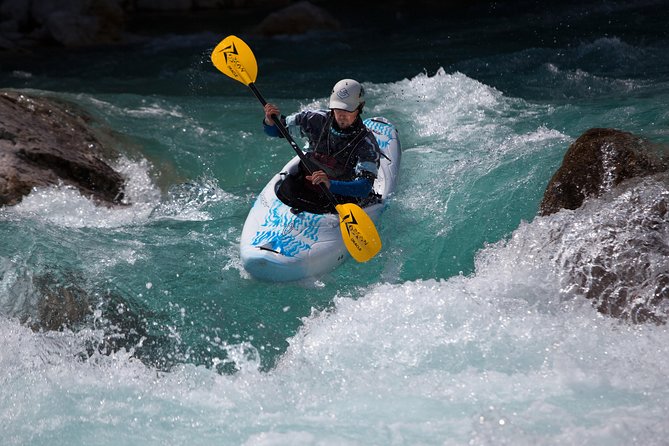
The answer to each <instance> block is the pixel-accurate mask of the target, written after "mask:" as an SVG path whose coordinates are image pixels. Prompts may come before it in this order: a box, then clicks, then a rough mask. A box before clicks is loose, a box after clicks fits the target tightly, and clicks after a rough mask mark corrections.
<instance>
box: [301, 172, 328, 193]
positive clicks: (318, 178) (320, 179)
mask: <svg viewBox="0 0 669 446" xmlns="http://www.w3.org/2000/svg"><path fill="white" fill-rule="evenodd" d="M306 178H307V181H311V184H314V185H316V186H318V185H319V184H325V187H327V188H328V189H330V179H329V178H328V176H327V175H326V174H325V172H323V171H322V170H317V171H316V172H314V173H312V174H311V175H307V176H306Z"/></svg>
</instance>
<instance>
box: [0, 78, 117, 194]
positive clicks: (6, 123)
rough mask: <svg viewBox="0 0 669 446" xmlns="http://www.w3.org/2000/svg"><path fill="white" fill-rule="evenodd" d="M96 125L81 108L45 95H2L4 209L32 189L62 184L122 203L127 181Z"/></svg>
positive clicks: (0, 129) (0, 175)
mask: <svg viewBox="0 0 669 446" xmlns="http://www.w3.org/2000/svg"><path fill="white" fill-rule="evenodd" d="M92 124H93V122H92V120H91V118H90V117H88V116H87V115H86V114H85V113H83V112H82V111H81V110H78V109H76V107H75V106H73V105H71V104H65V103H63V102H60V101H55V100H52V99H48V98H45V97H39V96H34V95H28V94H25V93H20V92H15V91H0V206H4V205H14V204H16V203H18V202H20V201H21V199H22V198H23V197H24V196H25V195H27V194H29V193H30V191H31V190H32V189H33V188H34V187H48V186H53V185H59V184H64V185H68V186H73V187H75V188H77V189H78V190H79V191H80V192H81V194H82V195H84V196H88V197H91V198H93V199H94V200H96V201H98V202H100V203H103V204H108V205H111V204H121V201H122V199H123V187H124V180H123V177H122V176H121V175H120V174H119V173H117V172H116V171H114V169H112V168H111V167H110V166H109V165H108V164H107V162H105V161H104V160H103V158H104V157H105V156H109V154H110V153H112V152H110V149H109V148H108V147H105V146H104V144H103V143H102V142H101V140H100V138H99V137H98V136H97V135H96V133H95V132H94V130H93V126H92Z"/></svg>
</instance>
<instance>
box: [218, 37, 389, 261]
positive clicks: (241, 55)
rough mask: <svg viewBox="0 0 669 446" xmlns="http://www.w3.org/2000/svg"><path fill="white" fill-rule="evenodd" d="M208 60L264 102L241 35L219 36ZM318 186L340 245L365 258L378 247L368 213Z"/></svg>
mask: <svg viewBox="0 0 669 446" xmlns="http://www.w3.org/2000/svg"><path fill="white" fill-rule="evenodd" d="M211 61H212V62H213V64H214V66H215V67H216V68H218V70H219V71H221V72H222V73H223V74H225V75H227V76H229V77H231V78H233V79H234V80H236V81H239V82H241V83H243V84H244V85H246V86H248V87H249V88H250V89H251V91H252V92H253V94H254V95H255V96H256V98H258V100H259V101H260V103H261V104H262V105H263V107H264V106H265V104H267V101H265V98H263V96H262V95H261V94H260V92H259V91H258V89H257V88H256V86H255V84H254V82H255V81H256V77H257V75H258V64H257V63H256V59H255V56H254V55H253V51H251V48H249V46H248V45H247V44H246V43H245V42H244V41H243V40H242V39H240V38H239V37H236V36H228V37H226V38H225V39H223V40H221V41H220V42H219V44H218V45H216V48H214V51H212V53H211ZM272 118H273V119H274V124H275V125H276V126H277V127H278V128H279V132H280V133H281V135H282V136H283V137H284V138H285V139H286V141H288V143H289V144H290V145H291V147H292V148H293V150H294V151H295V153H297V156H299V157H300V160H302V162H303V163H304V165H305V166H306V168H307V171H309V174H311V173H312V172H311V170H310V169H309V160H308V159H307V157H306V156H305V155H304V153H303V152H302V150H301V149H300V148H299V147H298V146H297V144H296V143H295V140H294V139H293V138H292V137H291V136H290V134H289V133H288V129H286V126H285V125H283V123H282V122H281V120H280V119H279V117H278V116H276V115H273V116H272ZM320 186H321V188H322V190H323V192H324V193H325V195H326V196H327V198H328V199H329V200H330V203H332V205H333V206H334V207H335V209H336V210H337V213H338V214H339V229H340V230H341V235H342V239H343V240H344V245H346V249H348V252H349V253H350V254H351V256H352V257H353V258H354V259H355V260H357V261H358V262H366V261H368V260H369V259H371V258H372V257H374V256H375V255H376V254H377V253H378V252H379V251H380V250H381V238H380V237H379V233H378V232H377V231H376V227H375V226H374V222H373V221H372V219H371V218H370V217H369V215H367V213H365V211H363V210H362V208H361V207H360V206H358V205H356V204H354V203H343V204H338V203H337V199H336V198H335V197H334V195H332V192H330V189H328V188H327V186H325V185H324V184H320Z"/></svg>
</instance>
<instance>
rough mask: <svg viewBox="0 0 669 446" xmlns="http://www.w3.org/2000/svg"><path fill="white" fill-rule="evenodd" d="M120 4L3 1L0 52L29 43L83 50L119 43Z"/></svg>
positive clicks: (69, 0)
mask: <svg viewBox="0 0 669 446" xmlns="http://www.w3.org/2000/svg"><path fill="white" fill-rule="evenodd" d="M124 17H125V16H124V11H123V8H122V2H121V0H62V1H59V2H54V1H52V0H32V1H30V2H26V1H25V0H4V2H3V3H2V5H1V6H0V48H6V49H12V48H14V47H15V46H22V45H24V44H25V43H26V42H33V43H38V42H43V43H44V42H56V43H58V44H61V45H64V46H81V45H91V44H100V43H109V42H114V41H117V40H118V39H120V36H121V33H122V30H123V23H124Z"/></svg>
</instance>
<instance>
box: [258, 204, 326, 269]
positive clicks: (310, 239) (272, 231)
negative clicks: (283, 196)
mask: <svg viewBox="0 0 669 446" xmlns="http://www.w3.org/2000/svg"><path fill="white" fill-rule="evenodd" d="M322 218H323V215H320V214H310V213H308V212H301V213H299V214H297V215H294V214H293V213H292V212H290V209H289V208H288V207H287V206H286V205H285V204H283V203H282V202H281V201H280V200H274V203H272V206H271V207H270V209H269V211H268V212H267V215H266V216H265V221H264V222H263V223H262V224H261V225H260V228H261V230H259V231H258V232H256V235H255V237H253V240H251V245H253V246H258V247H265V248H269V249H271V250H273V251H276V252H279V253H281V254H282V255H284V256H286V257H295V256H296V255H297V254H299V253H300V252H303V251H308V250H310V249H311V246H312V245H313V244H314V242H317V241H318V229H319V222H320V220H321V219H322Z"/></svg>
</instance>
